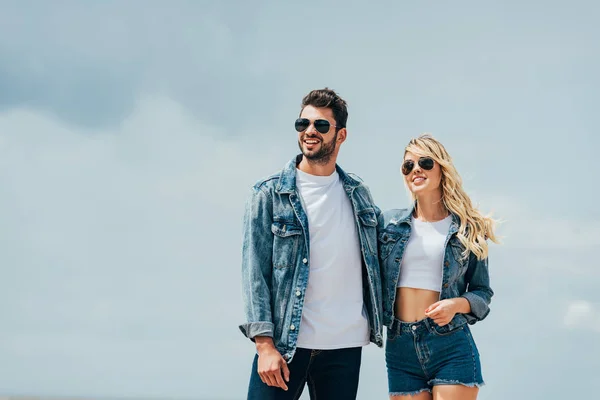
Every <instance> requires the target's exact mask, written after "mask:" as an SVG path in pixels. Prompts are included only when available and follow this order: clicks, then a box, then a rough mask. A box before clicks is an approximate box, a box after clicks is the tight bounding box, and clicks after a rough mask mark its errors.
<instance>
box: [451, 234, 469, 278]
mask: <svg viewBox="0 0 600 400" xmlns="http://www.w3.org/2000/svg"><path fill="white" fill-rule="evenodd" d="M450 249H451V250H452V257H453V258H454V262H455V264H456V266H457V269H458V274H463V273H464V272H465V271H466V269H467V267H468V266H469V254H468V253H467V255H466V256H465V255H463V254H462V253H463V250H464V249H465V248H464V246H463V245H462V243H461V242H460V240H458V239H457V238H452V239H451V240H450Z"/></svg>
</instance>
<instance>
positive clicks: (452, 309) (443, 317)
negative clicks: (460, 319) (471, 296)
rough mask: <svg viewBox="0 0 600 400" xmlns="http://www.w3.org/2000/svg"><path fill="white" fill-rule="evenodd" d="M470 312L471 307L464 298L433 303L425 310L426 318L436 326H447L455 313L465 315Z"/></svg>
mask: <svg viewBox="0 0 600 400" xmlns="http://www.w3.org/2000/svg"><path fill="white" fill-rule="evenodd" d="M469 312H471V305H470V304H469V301H468V300H467V299H465V298H464V297H456V298H453V299H445V300H440V301H438V302H435V303H433V304H432V305H430V306H429V307H427V309H426V310H425V315H426V316H428V317H429V318H431V319H432V320H433V322H435V323H436V324H437V325H438V326H444V325H448V323H450V321H452V318H454V316H455V315H456V314H457V313H463V314H467V313H469Z"/></svg>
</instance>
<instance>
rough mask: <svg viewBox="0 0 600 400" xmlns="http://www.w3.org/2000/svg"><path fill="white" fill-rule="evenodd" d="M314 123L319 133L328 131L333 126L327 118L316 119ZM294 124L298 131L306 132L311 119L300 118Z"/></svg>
mask: <svg viewBox="0 0 600 400" xmlns="http://www.w3.org/2000/svg"><path fill="white" fill-rule="evenodd" d="M313 125H314V126H315V129H316V130H317V132H319V133H327V132H329V128H330V127H331V124H330V123H329V121H327V120H326V119H315V122H313ZM294 126H295V127H296V130H297V131H298V132H304V131H305V130H307V129H308V127H309V126H310V120H309V119H308V118H298V119H297V120H296V123H295V124H294ZM333 127H334V128H337V126H335V125H333Z"/></svg>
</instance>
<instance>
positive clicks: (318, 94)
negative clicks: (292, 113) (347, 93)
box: [300, 88, 348, 132]
mask: <svg viewBox="0 0 600 400" xmlns="http://www.w3.org/2000/svg"><path fill="white" fill-rule="evenodd" d="M306 106H313V107H318V108H323V107H324V108H331V111H332V112H333V118H335V125H336V126H337V128H336V132H337V131H339V130H340V129H341V128H345V127H346V122H347V121H348V106H347V104H346V101H345V100H344V99H342V98H341V97H340V96H338V95H337V93H336V92H334V91H333V90H331V89H329V88H325V89H316V90H313V91H311V92H310V93H309V94H307V95H306V96H304V98H303V99H302V110H304V107H306ZM302 110H300V114H302Z"/></svg>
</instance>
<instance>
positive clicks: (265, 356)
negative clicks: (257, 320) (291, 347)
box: [255, 337, 290, 390]
mask: <svg viewBox="0 0 600 400" xmlns="http://www.w3.org/2000/svg"><path fill="white" fill-rule="evenodd" d="M255 342H256V350H257V352H258V375H259V376H260V379H261V380H262V381H263V382H264V383H266V384H267V385H269V386H275V387H280V388H282V389H283V390H288V387H287V385H286V384H285V382H289V381H290V370H289V368H288V365H287V362H285V360H284V359H283V357H282V356H281V354H280V353H279V352H278V351H277V349H276V348H275V345H274V344H273V339H271V338H270V337H256V338H255ZM282 371H283V376H282ZM284 378H285V382H284Z"/></svg>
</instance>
